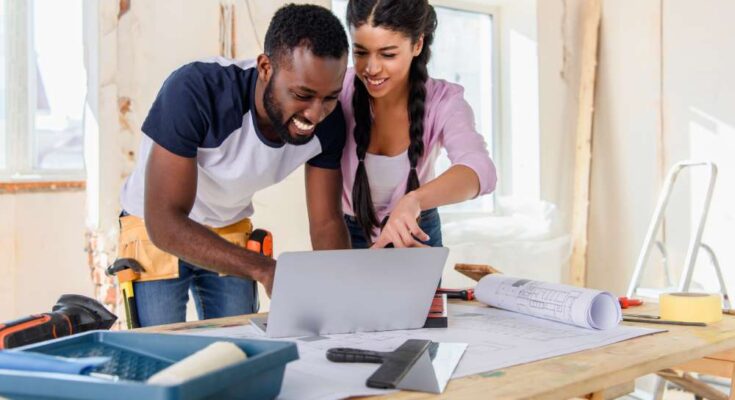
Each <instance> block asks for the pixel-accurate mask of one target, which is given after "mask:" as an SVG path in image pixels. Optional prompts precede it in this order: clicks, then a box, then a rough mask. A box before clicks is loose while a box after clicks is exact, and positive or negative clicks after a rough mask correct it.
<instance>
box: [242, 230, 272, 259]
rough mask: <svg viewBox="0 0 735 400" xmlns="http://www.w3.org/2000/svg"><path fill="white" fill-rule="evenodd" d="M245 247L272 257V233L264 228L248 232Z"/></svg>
mask: <svg viewBox="0 0 735 400" xmlns="http://www.w3.org/2000/svg"><path fill="white" fill-rule="evenodd" d="M245 248H246V249H248V250H250V251H254V252H256V253H258V254H262V255H264V256H266V257H273V235H272V234H271V233H270V232H268V231H267V230H265V229H256V230H254V231H253V233H251V234H250V238H248V241H247V243H246V244H245Z"/></svg>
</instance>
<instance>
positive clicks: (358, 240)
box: [344, 208, 442, 249]
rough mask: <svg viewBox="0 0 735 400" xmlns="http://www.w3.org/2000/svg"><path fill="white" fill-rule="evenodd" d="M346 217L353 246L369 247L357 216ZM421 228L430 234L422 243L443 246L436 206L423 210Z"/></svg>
mask: <svg viewBox="0 0 735 400" xmlns="http://www.w3.org/2000/svg"><path fill="white" fill-rule="evenodd" d="M344 218H345V222H346V223H347V229H348V230H349V232H350V239H352V248H353V249H365V248H367V247H368V242H367V240H365V234H364V233H363V231H362V227H361V226H360V224H358V223H357V220H356V219H355V217H353V216H351V215H345V216H344ZM419 228H421V230H423V231H424V232H426V234H427V235H429V240H427V241H425V242H421V243H423V244H425V245H427V246H430V247H442V221H441V218H440V217H439V211H437V209H436V208H432V209H430V210H424V211H422V212H421V215H420V216H419Z"/></svg>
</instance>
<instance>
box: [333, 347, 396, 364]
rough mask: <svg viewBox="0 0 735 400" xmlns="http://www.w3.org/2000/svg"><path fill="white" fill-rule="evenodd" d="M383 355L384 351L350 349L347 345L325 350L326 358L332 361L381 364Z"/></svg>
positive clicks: (384, 354)
mask: <svg viewBox="0 0 735 400" xmlns="http://www.w3.org/2000/svg"><path fill="white" fill-rule="evenodd" d="M385 356H386V353H382V352H379V351H370V350H360V349H350V348H347V347H336V348H332V349H329V350H327V360H329V361H333V362H347V363H376V364H382V363H383V360H384V359H385Z"/></svg>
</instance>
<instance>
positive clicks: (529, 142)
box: [509, 30, 541, 199]
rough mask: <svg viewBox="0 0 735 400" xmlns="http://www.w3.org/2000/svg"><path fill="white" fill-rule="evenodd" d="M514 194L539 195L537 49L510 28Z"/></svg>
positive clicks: (526, 38) (521, 195)
mask: <svg viewBox="0 0 735 400" xmlns="http://www.w3.org/2000/svg"><path fill="white" fill-rule="evenodd" d="M509 63H510V65H509V68H510V70H511V71H512V73H511V75H510V108H511V120H512V125H511V131H512V135H511V137H512V140H513V145H512V156H511V159H512V163H513V164H512V171H513V178H512V179H513V196H516V197H524V198H529V199H539V198H540V190H541V184H540V179H541V177H540V173H541V170H540V155H539V111H538V107H539V94H538V87H539V85H538V51H537V44H536V41H535V40H533V39H531V38H528V37H526V36H525V35H523V34H521V33H519V32H518V31H516V30H511V31H510V61H509Z"/></svg>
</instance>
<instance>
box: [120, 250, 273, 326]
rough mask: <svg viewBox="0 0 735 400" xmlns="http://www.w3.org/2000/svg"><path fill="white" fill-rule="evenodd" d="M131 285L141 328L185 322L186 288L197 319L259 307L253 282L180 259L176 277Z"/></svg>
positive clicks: (252, 309) (243, 312)
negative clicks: (223, 274) (194, 306)
mask: <svg viewBox="0 0 735 400" xmlns="http://www.w3.org/2000/svg"><path fill="white" fill-rule="evenodd" d="M133 285H134V288H133V292H134V293H135V303H136V305H137V306H138V320H139V322H140V326H141V327H144V326H152V325H162V324H171V323H174V322H184V321H185V320H186V303H187V302H188V301H189V289H191V292H192V293H193V294H194V304H195V305H196V309H197V315H198V316H199V319H210V318H221V317H230V316H233V315H242V314H252V313H256V312H258V308H259V304H258V290H257V284H256V283H255V282H254V281H251V280H249V279H243V278H237V277H234V276H219V274H218V273H216V272H212V271H208V270H205V269H202V268H199V267H196V266H194V265H192V264H189V263H187V262H186V261H183V260H179V277H178V278H175V279H163V280H157V281H146V282H134V283H133Z"/></svg>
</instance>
